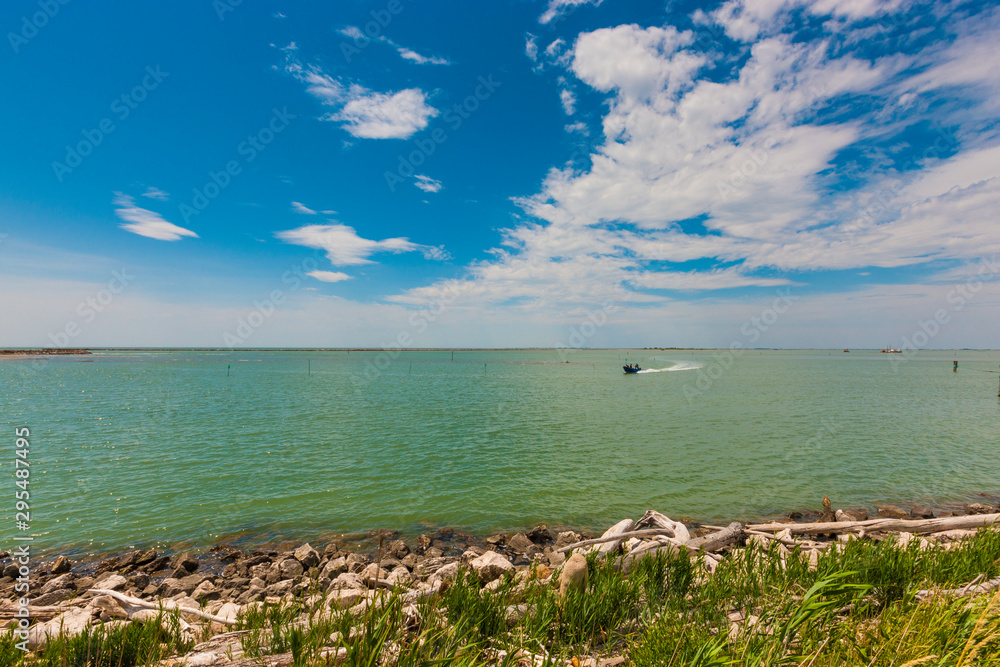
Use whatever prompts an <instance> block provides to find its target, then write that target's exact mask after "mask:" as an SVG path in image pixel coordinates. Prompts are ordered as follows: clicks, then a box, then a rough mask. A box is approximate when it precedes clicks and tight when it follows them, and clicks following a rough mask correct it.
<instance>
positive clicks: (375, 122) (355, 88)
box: [285, 47, 438, 139]
mask: <svg viewBox="0 0 1000 667" xmlns="http://www.w3.org/2000/svg"><path fill="white" fill-rule="evenodd" d="M285 51H286V54H287V55H286V57H287V60H286V63H285V71H286V72H288V73H289V74H291V75H292V76H294V77H295V78H296V79H298V80H299V81H301V82H302V83H304V84H305V86H306V92H308V93H309V94H310V95H312V96H313V97H315V98H316V99H318V100H319V101H320V102H322V103H323V104H324V105H326V106H330V107H333V108H334V109H335V110H334V111H332V112H331V113H328V114H326V115H324V116H323V117H322V120H329V121H334V122H338V123H340V124H341V127H343V128H344V130H346V131H347V132H348V133H349V134H351V135H352V136H354V137H358V138H359V139H408V138H410V137H411V136H413V135H414V134H415V133H416V132H418V131H420V130H422V129H424V128H425V127H427V124H428V121H429V120H430V119H431V118H433V117H434V116H437V115H438V110H437V109H435V108H434V107H432V106H430V105H429V104H427V95H426V94H425V93H424V92H423V91H422V90H420V89H419V88H407V89H404V90H399V91H394V92H386V93H383V92H377V91H373V90H369V89H368V88H365V87H364V86H361V85H359V84H356V83H353V84H349V83H345V82H344V81H342V80H340V79H337V78H334V77H332V76H330V75H329V74H326V73H325V72H323V70H322V69H321V68H320V67H319V66H317V65H302V64H301V63H300V62H299V61H298V60H296V58H295V52H296V50H295V49H294V48H288V47H286V49H285Z"/></svg>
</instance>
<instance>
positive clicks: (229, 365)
mask: <svg viewBox="0 0 1000 667" xmlns="http://www.w3.org/2000/svg"><path fill="white" fill-rule="evenodd" d="M231 367H232V366H231V364H226V377H229V369H230V368H231Z"/></svg>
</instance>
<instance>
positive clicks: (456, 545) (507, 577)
mask: <svg viewBox="0 0 1000 667" xmlns="http://www.w3.org/2000/svg"><path fill="white" fill-rule="evenodd" d="M937 514H938V516H935V512H933V511H931V510H929V509H928V508H926V507H921V506H912V507H910V508H908V509H904V508H900V507H894V506H881V507H879V508H878V515H877V516H875V517H869V516H868V511H867V510H858V509H855V510H852V509H834V508H833V506H832V504H831V503H830V501H829V499H827V498H825V497H824V499H823V508H822V511H818V512H813V513H811V516H803V513H801V512H792V513H790V515H789V516H788V517H785V518H783V519H781V520H778V521H776V522H771V523H765V524H746V525H745V524H742V523H739V522H733V523H731V524H730V525H728V526H724V527H723V526H707V525H700V524H696V523H687V524H685V523H682V522H679V521H673V520H671V519H669V518H668V517H666V516H665V515H663V514H660V513H658V512H655V511H652V510H651V511H648V512H646V514H645V515H644V516H642V517H640V518H638V519H636V520H633V519H624V520H623V521H621V522H619V523H618V524H615V525H614V526H612V527H611V528H609V529H608V530H607V531H605V532H604V533H603V534H602V535H601V536H599V537H596V536H594V535H589V534H586V533H582V532H575V531H571V530H566V531H554V530H550V529H548V528H547V527H546V526H537V527H535V528H533V529H531V530H528V531H525V532H520V533H516V534H497V535H493V536H490V537H486V538H478V537H476V536H473V535H471V534H469V533H465V532H462V531H458V530H454V529H450V528H441V529H439V530H437V531H435V532H434V533H430V534H422V535H420V536H418V537H417V538H416V539H411V540H404V539H400V538H399V536H398V534H397V533H393V532H391V531H380V532H379V533H377V534H374V535H372V536H370V537H371V540H372V544H373V545H374V546H373V548H372V549H370V550H366V551H364V552H358V551H350V550H347V549H346V548H345V547H344V545H343V543H342V542H338V541H335V542H332V543H330V544H324V545H315V546H314V545H311V544H308V543H306V544H301V545H299V546H297V547H295V548H292V549H287V550H273V549H257V550H254V549H240V548H237V547H234V546H231V545H224V544H223V545H217V546H215V547H212V548H210V549H208V550H206V551H204V552H202V553H189V552H180V553H169V554H165V553H161V552H159V551H157V550H154V549H140V550H135V551H129V552H126V553H122V554H119V555H117V556H113V557H109V558H104V559H102V560H99V561H85V562H76V563H74V562H71V561H70V560H69V559H68V558H66V557H65V556H60V557H58V558H56V559H54V560H52V561H49V562H46V563H39V564H37V565H33V567H32V571H31V575H30V587H31V588H30V593H28V594H27V598H28V600H27V608H28V612H29V616H30V618H31V625H30V631H29V637H28V638H27V641H28V647H30V648H31V649H33V650H38V649H40V648H42V647H44V646H45V644H46V643H47V642H49V641H52V639H53V638H54V637H56V636H57V635H59V634H60V632H61V633H63V634H67V633H68V634H70V635H71V634H74V633H77V634H78V633H80V632H85V631H86V630H87V628H93V627H96V626H100V625H101V624H109V623H111V624H114V623H119V624H121V623H129V622H136V621H141V620H144V619H145V620H148V619H149V618H150V616H149V614H150V613H153V611H151V610H158V609H160V610H162V609H168V610H169V609H177V610H179V613H180V616H181V618H182V620H183V623H184V627H185V631H186V632H188V633H189V634H190V637H191V638H192V640H193V639H194V638H198V639H201V640H203V641H200V642H199V643H198V645H197V646H194V648H193V649H192V650H191V652H190V654H189V655H187V656H182V657H178V658H176V659H173V662H170V663H169V664H177V665H181V664H184V665H189V667H195V666H196V665H198V666H201V667H205V666H207V665H229V664H238V661H236V662H234V658H233V656H234V652H235V655H236V656H237V657H238V656H239V654H240V653H241V652H242V650H243V649H242V648H241V646H240V642H239V641H237V640H236V639H232V638H229V639H227V637H228V635H227V634H226V633H227V632H228V631H229V630H231V629H232V627H233V626H235V625H236V624H237V619H238V618H240V617H242V616H243V615H245V614H246V613H247V610H248V609H252V608H260V606H261V605H264V604H270V605H277V606H279V607H280V606H281V605H283V604H291V603H293V602H295V601H298V602H299V603H300V604H301V603H303V601H308V602H309V604H313V605H317V604H318V605H320V606H321V607H323V608H324V609H325V610H326V611H327V613H329V612H330V610H338V609H343V610H350V612H351V613H352V614H355V615H357V614H361V613H363V612H364V611H365V610H366V609H369V608H371V607H372V606H373V605H378V604H380V602H379V600H380V599H381V597H383V596H385V595H388V594H390V593H392V594H394V595H399V596H402V597H401V599H402V600H404V601H406V603H407V604H410V605H411V606H412V605H413V604H417V603H418V602H419V601H420V600H424V599H427V598H429V597H432V596H436V595H440V594H442V592H443V591H445V590H446V589H447V587H448V586H449V584H450V583H452V582H454V581H456V579H457V578H461V577H463V576H465V574H464V573H466V572H467V573H469V574H470V575H471V576H474V577H475V578H476V579H477V580H478V582H479V584H480V585H481V586H482V587H484V588H485V589H490V588H491V587H492V588H494V589H495V588H497V587H498V586H500V585H501V582H503V581H508V582H511V581H513V582H517V584H518V585H520V586H522V587H523V586H528V585H535V586H542V587H546V586H551V587H553V588H557V589H560V590H561V593H562V594H563V595H565V592H566V589H567V587H568V586H570V587H571V586H572V585H574V583H577V584H578V583H579V579H580V576H581V575H580V573H579V566H578V565H577V566H576V570H577V571H576V572H572V570H573V568H572V567H567V557H570V556H572V557H573V558H580V557H579V556H573V554H584V555H587V556H588V558H590V559H591V562H593V559H594V558H602V559H606V560H608V561H611V560H614V562H615V567H616V568H617V569H618V570H620V571H621V572H623V573H628V572H629V570H630V569H631V568H632V567H634V566H635V565H636V564H637V563H638V562H639V561H640V559H641V558H642V557H644V556H655V555H656V554H677V553H680V552H684V553H685V554H687V555H688V556H689V557H691V558H692V559H694V561H695V562H696V563H697V565H698V567H699V568H701V571H702V572H703V574H704V576H711V574H712V573H713V572H714V571H715V570H716V568H717V567H718V566H719V564H720V563H721V562H722V561H723V560H724V559H727V558H733V557H734V555H735V554H738V553H739V552H740V551H741V550H744V549H747V548H748V546H752V545H757V546H759V547H762V548H767V547H769V546H770V547H773V548H775V549H777V550H778V551H777V552H776V553H778V554H779V556H780V557H781V558H784V557H785V556H784V555H788V554H790V553H792V552H793V551H794V552H795V553H797V554H800V555H802V557H803V558H805V559H806V560H805V562H807V563H808V564H809V566H810V567H813V568H815V566H816V564H817V562H818V561H819V558H820V557H821V555H822V554H823V553H824V551H826V550H828V549H830V548H831V547H832V548H833V549H834V550H835V549H836V548H837V545H843V544H844V543H847V542H850V541H852V540H858V539H863V540H868V541H875V542H878V541H882V540H886V539H888V538H889V537H890V536H894V538H893V539H895V540H898V541H899V542H900V543H901V544H902V545H904V546H905V545H907V544H908V543H910V542H911V541H914V540H915V541H917V542H918V543H919V546H920V548H931V547H932V546H933V545H944V548H950V547H949V545H951V544H958V543H961V541H962V540H966V539H968V538H970V537H972V536H973V535H975V534H976V531H977V529H980V528H984V527H985V528H991V527H992V525H993V524H994V522H996V521H997V520H998V519H1000V506H997V505H993V504H990V505H986V504H969V505H965V506H963V507H962V508H961V509H958V508H956V509H955V511H946V512H940V511H939V512H938V513H937ZM942 514H947V515H948V516H941V515H942ZM0 555H2V556H3V560H2V578H0V598H2V599H3V600H5V602H4V603H3V606H2V607H0V624H2V627H5V628H7V629H8V630H15V629H17V628H18V627H19V626H18V623H19V620H18V610H19V609H22V608H23V607H24V605H25V603H26V600H25V594H23V593H20V592H18V591H17V590H15V585H16V582H17V581H18V576H19V565H18V563H17V562H15V560H14V558H13V555H12V554H10V553H2V554H0ZM580 560H581V561H582V562H583V573H582V576H583V578H584V580H585V579H586V572H587V566H586V564H587V561H585V560H583V559H582V558H580ZM984 585H989V586H992V587H993V588H995V587H997V586H1000V580H998V581H996V582H983V581H980V582H976V586H977V588H976V589H975V590H976V591H979V588H980V587H982V586H984ZM583 586H584V588H585V586H586V585H585V584H583ZM985 590H992V588H987V589H985ZM512 613H515V614H516V613H518V612H517V610H514V611H513V612H512ZM23 615H24V613H23V612H21V616H23ZM20 627H23V624H22V625H21V626H20ZM230 634H231V633H230ZM216 635H218V636H219V637H222V639H211V638H212V637H213V636H216ZM237 635H238V633H237ZM223 645H224V646H225V649H224V650H222V649H220V646H223ZM330 650H331V651H333V653H332V654H331V655H334V656H336V655H339V654H338V653H337V651H338V648H337V646H336V642H331V644H330ZM608 660H611V659H610V658H609V659H607V660H605V661H604V662H600V663H599V661H597V660H595V661H594V663H593V664H598V663H599V664H617V663H614V662H609V661H608ZM165 664H168V663H165ZM267 664H274V665H277V664H285V663H280V662H274V663H270V662H269V663H267ZM525 664H528V663H525ZM573 664H577V665H578V664H580V663H579V661H577V663H573Z"/></svg>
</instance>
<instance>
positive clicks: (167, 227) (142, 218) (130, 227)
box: [112, 192, 198, 241]
mask: <svg viewBox="0 0 1000 667" xmlns="http://www.w3.org/2000/svg"><path fill="white" fill-rule="evenodd" d="M112 203H113V204H114V205H115V206H117V207H118V208H116V209H115V215H117V216H118V217H119V218H121V219H122V220H125V221H126V223H127V224H122V225H119V227H121V228H122V229H124V230H125V231H128V232H132V233H133V234H138V235H139V236H145V237H147V238H151V239H156V240H157V241H179V240H180V239H181V238H182V237H185V236H190V237H193V238H198V235H197V234H195V233H194V232H192V231H191V230H190V229H184V228H183V227H178V226H177V225H175V224H173V223H172V222H167V221H166V220H164V219H163V216H161V215H160V214H159V213H155V212H154V211H150V210H148V209H145V208H141V207H139V206H136V205H135V199H134V198H132V197H130V196H128V195H125V194H122V193H120V192H116V193H115V196H114V199H113V200H112Z"/></svg>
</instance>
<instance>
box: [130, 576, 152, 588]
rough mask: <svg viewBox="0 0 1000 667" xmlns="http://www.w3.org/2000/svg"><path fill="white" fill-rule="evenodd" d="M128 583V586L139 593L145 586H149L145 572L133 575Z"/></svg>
mask: <svg viewBox="0 0 1000 667" xmlns="http://www.w3.org/2000/svg"><path fill="white" fill-rule="evenodd" d="M128 583H129V585H130V586H132V587H133V588H135V590H137V591H141V590H142V589H144V588H145V587H146V586H149V575H148V574H146V573H145V572H140V573H138V574H133V575H132V576H131V577H129V578H128Z"/></svg>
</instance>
